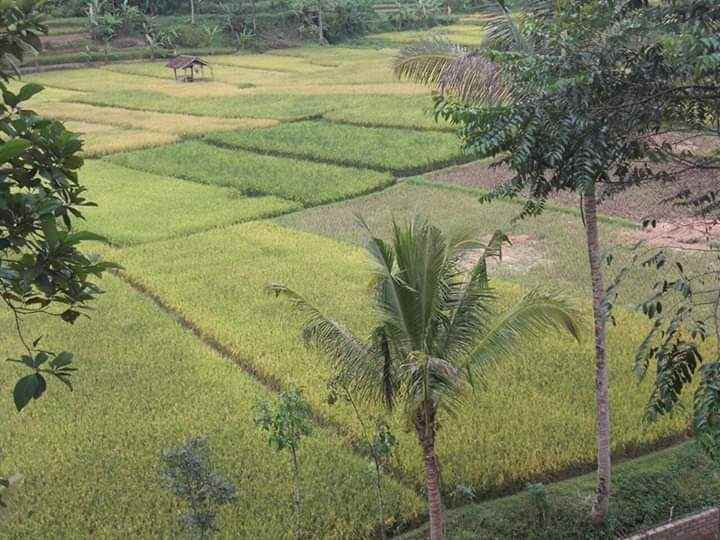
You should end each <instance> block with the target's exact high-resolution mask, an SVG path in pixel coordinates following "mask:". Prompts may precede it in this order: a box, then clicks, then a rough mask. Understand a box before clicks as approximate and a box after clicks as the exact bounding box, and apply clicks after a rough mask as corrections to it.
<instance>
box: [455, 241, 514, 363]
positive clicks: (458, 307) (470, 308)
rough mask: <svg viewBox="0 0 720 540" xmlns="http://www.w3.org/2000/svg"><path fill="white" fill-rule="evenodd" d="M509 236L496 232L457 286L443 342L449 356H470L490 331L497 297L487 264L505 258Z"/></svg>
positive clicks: (463, 274)
mask: <svg viewBox="0 0 720 540" xmlns="http://www.w3.org/2000/svg"><path fill="white" fill-rule="evenodd" d="M509 242H510V240H509V239H508V237H507V235H505V233H503V232H502V231H496V232H495V234H493V236H492V237H491V239H490V241H489V242H488V243H487V244H484V245H482V248H481V249H482V253H481V254H480V256H479V257H478V260H477V261H476V262H475V264H474V266H473V267H472V268H471V269H470V271H469V272H464V271H463V273H462V279H460V280H457V281H455V282H454V284H453V288H452V292H451V294H450V295H449V298H448V303H447V309H448V311H449V312H450V313H451V315H450V317H449V318H448V324H447V326H446V328H445V333H444V336H443V339H442V342H443V343H442V350H443V351H444V354H445V357H446V358H448V359H451V360H458V359H460V358H463V357H466V356H467V355H468V354H469V353H470V352H471V351H472V350H473V347H474V345H475V343H476V342H477V337H478V336H479V335H484V334H485V333H486V332H487V331H488V326H489V322H488V321H489V319H490V317H491V316H492V304H493V303H494V301H495V294H494V292H493V291H492V290H491V289H490V280H489V276H488V269H487V263H488V260H489V259H491V258H502V247H503V245H504V244H505V243H509Z"/></svg>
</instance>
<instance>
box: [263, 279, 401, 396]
mask: <svg viewBox="0 0 720 540" xmlns="http://www.w3.org/2000/svg"><path fill="white" fill-rule="evenodd" d="M266 290H267V291H268V292H269V293H270V294H274V295H276V296H284V297H285V298H287V299H288V300H289V301H290V303H291V304H292V305H293V307H294V308H295V309H296V310H297V311H298V312H299V313H302V314H303V315H304V316H305V322H304V325H303V339H304V341H305V343H306V344H307V345H309V346H314V347H317V348H318V349H320V350H322V351H323V352H325V353H326V354H327V355H329V356H330V357H331V358H332V360H333V361H334V363H335V367H336V369H337V378H338V379H339V380H340V381H341V382H343V384H346V385H347V386H348V387H350V388H352V389H353V390H354V391H355V392H356V393H357V395H358V396H359V397H361V398H363V399H366V400H372V401H378V400H381V401H383V402H384V403H385V404H386V405H387V406H388V407H392V406H393V403H394V393H395V383H394V376H393V369H394V368H393V366H392V365H388V358H387V357H386V355H385V354H383V352H384V351H383V349H382V347H381V345H382V343H381V342H380V341H379V340H377V339H375V338H374V339H373V342H372V343H370V344H367V343H365V342H363V341H362V340H361V339H359V338H357V337H356V336H355V335H354V334H353V333H352V332H351V331H350V330H349V329H347V328H346V327H344V326H342V325H341V324H339V323H337V322H336V321H334V320H332V319H330V318H328V317H326V316H325V315H324V314H323V313H322V312H321V311H320V310H318V309H317V308H315V307H314V306H312V305H311V304H310V303H309V302H307V300H305V299H304V298H303V297H302V296H301V295H300V294H298V293H296V292H295V291H293V290H292V289H289V288H288V287H286V286H285V285H282V284H280V283H270V284H268V285H267V286H266ZM378 398H379V399H378Z"/></svg>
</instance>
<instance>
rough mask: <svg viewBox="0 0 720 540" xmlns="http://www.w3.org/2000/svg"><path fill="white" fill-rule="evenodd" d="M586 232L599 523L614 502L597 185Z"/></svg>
mask: <svg viewBox="0 0 720 540" xmlns="http://www.w3.org/2000/svg"><path fill="white" fill-rule="evenodd" d="M583 210H584V213H585V234H586V241H587V251H588V257H589V259H590V277H591V280H592V291H593V317H594V319H595V386H596V389H595V400H596V407H597V411H596V437H597V465H598V467H597V489H596V494H595V501H594V502H593V507H592V514H591V516H592V520H593V522H594V523H595V524H596V525H601V524H602V523H603V522H604V521H605V517H606V516H607V513H608V506H609V504H610V485H611V477H610V475H611V468H612V461H611V454H610V396H609V393H610V388H609V387H610V383H609V378H608V367H607V359H606V351H605V333H606V322H607V305H606V303H605V287H604V284H603V274H602V261H601V250H600V234H599V231H598V220H597V196H596V189H595V185H594V184H593V186H592V187H591V188H589V189H587V190H586V193H585V195H584V198H583Z"/></svg>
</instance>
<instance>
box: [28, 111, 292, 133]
mask: <svg viewBox="0 0 720 540" xmlns="http://www.w3.org/2000/svg"><path fill="white" fill-rule="evenodd" d="M36 109H37V110H38V112H39V113H41V114H44V115H46V116H51V117H53V118H58V119H59V120H69V121H76V122H86V121H88V120H92V122H98V123H100V124H103V125H109V126H116V127H120V128H125V129H143V130H148V131H154V132H156V133H165V134H171V135H179V136H183V135H200V134H203V133H211V132H214V131H230V130H240V129H255V128H266V127H271V126H274V125H277V124H278V122H277V121H276V120H267V119H258V118H237V119H228V118H212V117H204V118H198V117H197V116H190V115H186V114H166V113H157V112H146V111H133V110H129V109H120V108H115V107H96V106H93V105H86V104H84V103H52V104H48V105H45V106H42V107H37V108H36Z"/></svg>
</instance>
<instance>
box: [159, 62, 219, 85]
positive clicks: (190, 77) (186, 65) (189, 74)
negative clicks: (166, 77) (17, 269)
mask: <svg viewBox="0 0 720 540" xmlns="http://www.w3.org/2000/svg"><path fill="white" fill-rule="evenodd" d="M167 67H169V68H170V69H172V70H173V73H174V74H175V80H176V81H177V80H178V71H182V72H183V76H182V79H181V80H183V81H185V82H193V81H194V80H195V79H196V78H198V77H199V78H202V77H204V76H205V68H206V67H207V68H210V69H211V70H212V67H210V64H208V63H207V62H206V61H205V60H203V59H202V58H198V57H197V56H178V57H176V58H173V59H172V60H170V61H169V62H168V63H167Z"/></svg>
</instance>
